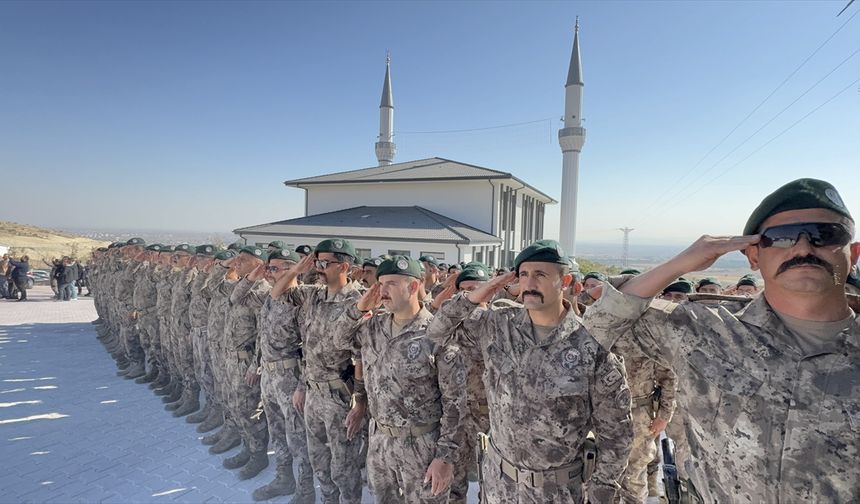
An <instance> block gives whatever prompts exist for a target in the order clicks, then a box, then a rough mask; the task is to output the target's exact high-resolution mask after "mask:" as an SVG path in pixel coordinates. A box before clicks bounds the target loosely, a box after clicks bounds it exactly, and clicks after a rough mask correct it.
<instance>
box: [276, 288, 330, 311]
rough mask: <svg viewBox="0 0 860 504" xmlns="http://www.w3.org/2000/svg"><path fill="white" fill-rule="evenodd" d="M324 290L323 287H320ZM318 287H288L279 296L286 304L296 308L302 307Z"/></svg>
mask: <svg viewBox="0 0 860 504" xmlns="http://www.w3.org/2000/svg"><path fill="white" fill-rule="evenodd" d="M322 288H325V287H322ZM319 289H320V287H319V286H317V285H313V284H312V285H307V284H305V285H296V286H295V287H290V288H289V289H287V290H286V291H284V293H283V294H282V295H281V297H282V299H283V300H284V301H286V302H288V303H291V304H294V305H296V306H302V305H303V304H305V301H307V300H308V298H309V297H310V296H311V295H312V294H313V293H314V292H316V291H317V290H319Z"/></svg>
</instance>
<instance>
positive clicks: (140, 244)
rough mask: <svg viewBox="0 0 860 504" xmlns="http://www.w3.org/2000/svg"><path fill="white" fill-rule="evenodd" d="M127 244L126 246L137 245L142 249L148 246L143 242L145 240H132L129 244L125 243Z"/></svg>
mask: <svg viewBox="0 0 860 504" xmlns="http://www.w3.org/2000/svg"><path fill="white" fill-rule="evenodd" d="M125 244H126V245H137V246H139V247H142V246H144V245H146V242H145V241H143V238H130V239H129V240H128V241H127V242H125Z"/></svg>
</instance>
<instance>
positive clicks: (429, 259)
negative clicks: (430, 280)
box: [418, 255, 439, 268]
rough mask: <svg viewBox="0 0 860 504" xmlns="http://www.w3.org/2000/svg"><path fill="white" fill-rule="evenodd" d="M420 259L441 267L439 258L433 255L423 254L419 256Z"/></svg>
mask: <svg viewBox="0 0 860 504" xmlns="http://www.w3.org/2000/svg"><path fill="white" fill-rule="evenodd" d="M418 260H419V261H420V262H423V263H430V264H432V265H433V266H436V267H437V268H438V267H439V260H438V259H436V258H435V257H433V256H431V255H423V256H421V257H419V258H418Z"/></svg>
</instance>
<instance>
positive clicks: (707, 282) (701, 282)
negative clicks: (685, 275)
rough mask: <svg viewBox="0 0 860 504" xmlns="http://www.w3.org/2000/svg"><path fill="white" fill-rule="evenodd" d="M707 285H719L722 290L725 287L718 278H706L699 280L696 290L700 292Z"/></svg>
mask: <svg viewBox="0 0 860 504" xmlns="http://www.w3.org/2000/svg"><path fill="white" fill-rule="evenodd" d="M706 285H717V286H719V287H720V288H722V286H723V285H722V284H721V283H720V281H719V280H717V279H716V278H714V277H706V278H703V279H701V280H699V283H697V284H696V290H699V289H701V288H702V287H704V286H706Z"/></svg>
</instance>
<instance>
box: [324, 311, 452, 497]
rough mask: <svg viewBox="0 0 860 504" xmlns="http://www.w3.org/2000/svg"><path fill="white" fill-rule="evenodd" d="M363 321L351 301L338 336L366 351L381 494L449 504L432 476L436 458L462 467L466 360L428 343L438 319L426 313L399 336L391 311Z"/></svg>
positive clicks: (370, 460)
mask: <svg viewBox="0 0 860 504" xmlns="http://www.w3.org/2000/svg"><path fill="white" fill-rule="evenodd" d="M363 316H364V314H363V313H361V312H360V311H358V309H357V308H356V305H355V304H354V303H351V304H350V307H349V309H348V310H347V311H346V312H345V316H344V317H342V318H341V320H340V321H339V323H338V324H337V325H336V326H335V327H336V328H335V330H334V331H333V332H334V339H335V345H336V346H337V347H338V348H340V349H342V350H358V351H360V352H361V362H362V364H363V365H364V381H365V384H366V390H367V403H368V408H369V411H370V416H371V418H372V419H373V421H374V424H373V426H372V427H371V434H370V444H369V448H368V454H367V476H368V480H369V483H370V487H371V488H372V489H373V494H374V496H375V497H376V500H377V502H382V503H396V502H402V503H409V504H412V503H418V502H424V503H446V502H448V491H445V492H442V493H441V494H439V495H436V496H434V495H433V494H432V493H431V488H430V486H429V485H425V484H424V474H425V473H426V471H427V468H428V467H429V466H430V463H431V462H432V461H433V460H434V459H441V460H442V461H444V462H447V463H449V464H451V465H452V466H455V465H456V464H457V463H458V462H459V460H458V459H459V458H460V447H461V445H462V443H463V420H464V418H465V410H466V397H465V396H464V395H463V393H462V390H463V387H464V386H465V384H466V367H465V363H464V359H463V355H462V353H461V352H460V349H459V347H457V346H456V345H438V344H436V343H433V342H432V341H430V340H429V339H427V337H426V334H425V331H426V329H427V325H428V324H429V323H430V320H431V319H432V318H433V315H432V314H431V313H430V312H429V311H427V310H426V309H423V308H422V310H421V311H420V312H419V313H418V315H417V316H416V317H415V319H414V320H413V321H412V322H410V323H409V324H408V325H407V326H406V327H404V328H403V329H402V330H401V332H400V333H399V334H393V333H392V320H393V318H394V316H393V315H392V314H391V313H389V312H381V313H378V314H376V315H375V316H372V317H370V318H363ZM401 492H402V495H401Z"/></svg>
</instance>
